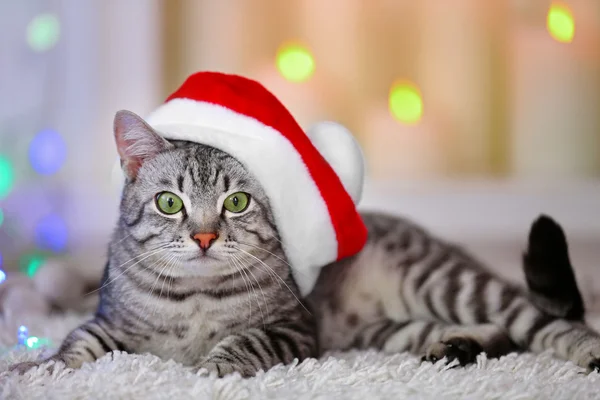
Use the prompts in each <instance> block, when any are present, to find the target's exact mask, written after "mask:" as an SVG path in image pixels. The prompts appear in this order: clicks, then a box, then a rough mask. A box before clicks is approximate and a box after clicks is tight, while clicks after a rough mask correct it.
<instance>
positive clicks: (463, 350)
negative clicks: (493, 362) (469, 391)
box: [423, 337, 483, 366]
mask: <svg viewBox="0 0 600 400" xmlns="http://www.w3.org/2000/svg"><path fill="white" fill-rule="evenodd" d="M482 351H483V349H482V348H481V345H480V344H479V343H477V341H476V340H474V339H471V338H468V337H454V338H450V339H448V340H445V341H443V342H436V343H433V344H432V345H430V346H429V348H428V349H427V354H426V355H425V356H424V357H423V361H430V362H432V363H436V362H437V361H439V360H441V359H443V358H446V362H447V363H450V362H452V361H454V360H458V362H459V364H460V365H463V366H464V365H467V364H471V363H473V362H475V360H476V359H477V355H478V354H479V353H481V352H482Z"/></svg>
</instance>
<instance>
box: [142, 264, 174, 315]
mask: <svg viewBox="0 0 600 400" xmlns="http://www.w3.org/2000/svg"><path fill="white" fill-rule="evenodd" d="M167 256H169V257H171V256H172V254H167ZM164 258H165V254H161V255H160V257H159V258H158V260H156V261H155V262H154V263H152V265H150V266H149V267H148V269H152V268H153V267H154V266H155V265H158V264H160V263H161V262H163V261H166V260H164ZM159 279H160V274H159V275H158V276H157V277H156V279H155V280H154V282H153V283H152V286H151V287H150V293H152V291H153V290H154V286H155V285H156V282H158V280H159ZM150 298H151V297H150V296H148V297H147V298H146V301H145V303H144V308H143V309H142V312H141V313H140V315H139V318H140V319H141V318H144V314H145V313H146V308H147V307H148V305H149V304H150Z"/></svg>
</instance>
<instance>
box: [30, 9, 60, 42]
mask: <svg viewBox="0 0 600 400" xmlns="http://www.w3.org/2000/svg"><path fill="white" fill-rule="evenodd" d="M59 37H60V22H59V21H58V18H57V17H56V16H55V15H53V14H41V15H38V16H37V17H35V18H34V19H32V20H31V22H29V25H27V43H29V46H31V48H32V49H33V50H35V51H47V50H50V49H51V48H52V47H54V45H55V44H56V42H58V38H59Z"/></svg>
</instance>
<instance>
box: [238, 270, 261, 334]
mask: <svg viewBox="0 0 600 400" xmlns="http://www.w3.org/2000/svg"><path fill="white" fill-rule="evenodd" d="M236 259H237V258H236ZM237 261H238V262H239V263H240V270H241V271H242V272H243V273H244V274H245V275H246V277H247V278H248V282H249V283H250V287H251V288H252V292H253V293H254V297H255V298H256V305H257V306H258V310H259V312H260V316H261V318H262V320H263V324H264V321H265V314H264V313H263V310H262V306H261V305H260V298H259V297H258V294H257V293H256V289H255V288H254V283H252V280H251V279H250V276H249V275H248V272H250V271H249V269H248V268H246V267H245V266H244V264H243V263H242V262H241V261H240V260H239V259H237ZM250 273H251V272H250ZM252 275H253V276H254V274H252ZM254 280H255V281H256V277H255V278H254ZM256 282H257V283H258V281H256ZM259 288H260V285H259ZM261 291H262V289H261Z"/></svg>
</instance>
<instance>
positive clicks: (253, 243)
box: [13, 111, 600, 377]
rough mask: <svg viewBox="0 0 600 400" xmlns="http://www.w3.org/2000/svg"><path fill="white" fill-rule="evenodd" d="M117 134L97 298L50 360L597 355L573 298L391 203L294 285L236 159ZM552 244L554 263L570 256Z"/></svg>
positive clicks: (227, 362) (216, 363)
mask: <svg viewBox="0 0 600 400" xmlns="http://www.w3.org/2000/svg"><path fill="white" fill-rule="evenodd" d="M115 136H116V142H117V147H118V148H119V153H120V154H121V156H122V162H123V167H124V170H125V171H126V172H127V176H128V179H127V182H126V185H125V187H124V191H123V198H122V203H121V213H120V219H119V222H118V225H117V228H116V229H115V231H114V234H113V238H112V241H111V244H110V248H109V256H108V264H107V266H106V269H105V274H104V278H103V282H102V286H101V290H100V296H101V300H100V306H99V308H98V310H97V312H96V314H95V316H94V318H93V319H92V320H91V321H89V322H87V323H85V324H84V325H82V326H80V327H79V328H77V329H75V330H74V331H73V332H71V333H70V334H69V335H68V337H67V338H66V339H65V341H64V342H63V344H62V346H61V347H60V348H59V350H58V352H57V353H56V355H54V356H52V357H51V358H50V359H49V360H53V361H57V362H61V363H64V364H66V366H67V367H70V368H78V367H80V366H81V365H82V364H83V363H85V362H93V361H95V360H97V359H99V358H100V357H102V356H104V355H105V354H107V353H109V352H112V351H115V350H120V351H125V352H129V353H144V352H149V353H152V354H155V355H157V356H159V357H161V358H163V359H174V360H176V361H178V362H181V363H182V364H184V365H186V366H190V367H193V368H194V369H196V370H200V369H205V370H207V371H209V372H211V371H214V372H216V373H217V374H218V375H219V376H223V375H226V374H229V373H233V372H239V373H240V374H241V375H242V376H245V377H248V376H253V375H254V374H255V373H256V372H257V371H258V370H261V369H262V370H267V369H269V368H271V367H273V366H274V365H277V364H279V363H284V364H287V363H290V362H292V361H293V360H294V359H295V358H297V359H299V360H303V359H306V358H308V357H318V356H319V355H321V354H323V352H325V351H328V350H338V349H350V348H359V349H366V348H376V349H380V350H383V351H385V352H402V351H411V352H413V353H415V354H422V355H424V359H425V360H429V361H437V360H440V359H443V358H445V359H446V360H447V361H449V360H453V359H457V360H458V361H459V362H460V364H467V363H470V362H472V361H474V359H475V357H476V355H477V354H478V353H480V352H486V353H487V354H488V355H489V356H491V357H497V356H500V355H503V354H506V353H507V352H509V351H512V350H515V349H522V350H530V351H534V352H541V351H543V350H546V349H554V350H555V351H556V354H557V355H558V356H559V357H562V358H563V359H566V360H571V361H573V362H574V363H576V364H577V365H580V366H582V367H584V368H588V369H590V370H591V369H597V368H598V367H599V366H600V362H599V361H600V337H599V336H598V334H596V333H595V332H593V331H592V330H591V329H589V328H588V327H586V326H585V325H584V324H583V323H582V322H580V321H572V320H568V319H565V318H560V317H566V316H567V315H566V314H564V313H565V312H566V313H568V310H567V308H568V309H573V305H572V304H571V303H569V302H570V299H566V300H565V302H564V304H567V305H566V306H565V307H562V304H563V303H560V304H561V306H560V307H554V308H553V307H545V308H544V307H541V306H539V304H538V300H536V299H540V298H543V296H542V297H539V296H538V297H531V298H530V296H529V295H528V294H526V293H525V292H524V291H522V290H520V289H518V288H516V287H514V286H512V285H510V284H508V283H506V282H504V281H503V280H501V279H499V278H497V277H495V276H494V275H492V274H491V273H489V272H487V271H486V270H485V269H484V268H483V267H482V266H481V264H480V263H479V262H478V261H477V260H475V259H474V258H473V257H471V256H469V255H468V254H466V253H465V252H464V251H462V250H461V249H459V248H458V247H456V246H453V245H450V244H447V243H445V242H443V241H441V240H439V239H436V238H435V237H433V236H432V235H430V234H429V233H427V232H426V231H424V230H423V229H421V228H420V227H418V226H416V225H413V224H412V223H410V222H408V221H406V220H404V219H401V218H397V217H392V216H389V215H383V214H374V213H364V214H363V217H364V221H365V224H366V225H367V227H368V230H369V240H368V243H367V245H366V246H365V248H364V249H363V250H362V251H361V252H360V253H359V254H358V255H356V256H354V257H350V258H347V259H345V260H343V261H340V262H337V263H334V264H331V265H328V266H326V267H324V269H323V270H322V272H321V275H320V277H319V279H318V282H317V284H316V286H315V288H314V290H313V291H312V292H311V293H310V295H309V296H308V297H307V298H305V299H301V298H300V295H299V290H298V287H297V285H296V283H295V281H294V278H293V276H292V273H291V269H290V266H289V265H288V263H287V261H286V255H285V253H284V251H283V249H282V246H281V242H280V239H279V236H278V231H277V226H275V223H274V219H273V215H272V213H271V210H270V206H269V199H268V198H267V197H266V195H265V193H264V191H263V189H262V188H261V186H260V185H259V184H258V182H257V180H256V179H255V178H254V177H253V176H252V175H251V174H250V173H249V172H248V171H247V170H246V169H245V168H244V166H243V165H242V164H241V163H239V162H238V161H237V160H236V159H234V158H232V157H231V156H229V155H228V154H226V153H224V152H222V151H219V150H217V149H215V148H211V147H207V146H203V145H199V144H193V143H189V142H181V141H167V140H165V139H163V138H162V137H161V136H159V135H158V134H157V133H156V132H154V131H153V129H152V128H151V127H150V126H149V125H147V124H146V123H145V122H144V121H143V120H142V119H141V118H139V117H138V116H136V115H135V114H132V113H130V112H126V111H121V112H119V113H118V114H117V116H116V118H115ZM291 212H293V211H291ZM541 221H542V222H541V225H540V223H538V228H539V229H541V230H542V231H545V230H547V228H548V223H547V222H548V221H546V220H543V219H542V220H541ZM538 222H539V221H538ZM549 228H550V229H551V230H552V229H555V228H556V227H554V226H552V225H551V226H550V227H549ZM539 229H538V230H539ZM559 229H560V228H559ZM555 230H556V229H555ZM197 232H214V233H209V234H207V233H202V234H197ZM532 233H533V231H532ZM542 233H543V232H542ZM538 236H539V235H538ZM531 239H535V237H532V238H531ZM533 244H534V245H535V244H536V243H533ZM531 245H532V243H530V247H532V246H531ZM546 245H548V244H546ZM546 245H545V246H546ZM549 245H550V246H552V245H553V243H552V242H551V243H550V244H549ZM532 248H535V252H533V253H531V254H529V256H530V257H529V258H528V257H526V260H525V263H526V265H528V266H529V267H528V268H526V271H530V272H531V273H532V274H533V275H535V273H536V271H537V273H538V274H539V273H540V269H539V268H538V267H539V261H540V260H543V259H544V254H543V248H544V246H542V248H541V249H542V250H541V251H542V253H540V248H539V246H537V247H536V246H533V247H532ZM565 251H566V248H565ZM561 260H562V264H557V265H556V266H555V267H556V269H557V270H563V269H565V268H566V269H568V270H570V269H571V266H570V264H569V263H568V259H567V264H565V263H564V259H561ZM536 268H537V269H536ZM541 275H543V273H542V274H541ZM571 277H572V275H571ZM549 281H551V279H550V280H549ZM536 282H537V281H535V280H534V281H532V282H530V283H529V284H530V285H532V284H534V285H535V283H536ZM573 282H574V278H573ZM554 284H556V282H554ZM555 287H556V286H555ZM575 289H576V290H577V287H576V285H575ZM538 292H539V293H542V294H544V293H547V292H548V291H545V290H544V289H543V288H541V289H539V290H538ZM577 294H578V292H577ZM546 300H547V299H546ZM550 301H552V299H551V298H550ZM539 303H540V304H541V303H542V301H540V302H539ZM536 304H538V306H536ZM544 304H546V303H544ZM565 310H567V311H565ZM581 312H583V309H582V308H581ZM573 319H577V318H573ZM49 360H44V361H40V362H30V363H22V364H18V365H16V366H14V367H13V369H14V370H17V371H19V372H24V371H26V370H28V369H29V368H31V367H33V366H36V365H39V364H41V363H42V362H45V361H49Z"/></svg>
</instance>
